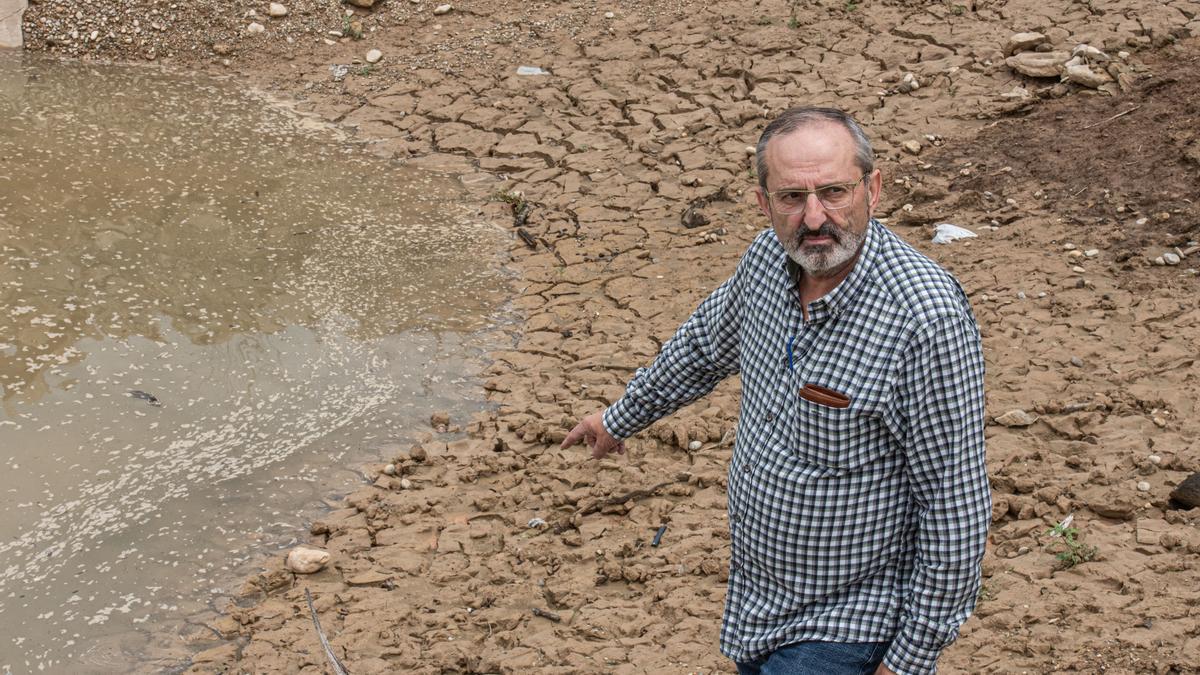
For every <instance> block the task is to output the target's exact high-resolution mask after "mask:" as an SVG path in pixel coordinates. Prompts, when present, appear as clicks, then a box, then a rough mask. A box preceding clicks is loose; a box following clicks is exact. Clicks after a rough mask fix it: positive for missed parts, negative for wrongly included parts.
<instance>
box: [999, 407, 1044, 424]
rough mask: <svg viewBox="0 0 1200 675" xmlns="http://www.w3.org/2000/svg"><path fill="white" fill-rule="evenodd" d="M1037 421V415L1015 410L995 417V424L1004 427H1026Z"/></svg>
mask: <svg viewBox="0 0 1200 675" xmlns="http://www.w3.org/2000/svg"><path fill="white" fill-rule="evenodd" d="M1037 420H1038V418H1037V415H1030V414H1029V413H1027V412H1025V411H1024V410H1021V409H1019V408H1017V409H1015V410H1009V411H1008V412H1006V413H1004V414H1003V415H1001V416H999V417H997V418H996V424H1000V425H1003V426H1006V427H1027V426H1029V425H1031V424H1033V423H1034V422H1036V421H1037Z"/></svg>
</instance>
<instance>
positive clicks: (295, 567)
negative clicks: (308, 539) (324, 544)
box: [285, 546, 329, 574]
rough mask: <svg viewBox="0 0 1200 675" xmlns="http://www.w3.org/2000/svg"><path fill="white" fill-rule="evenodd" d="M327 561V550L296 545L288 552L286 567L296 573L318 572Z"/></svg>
mask: <svg viewBox="0 0 1200 675" xmlns="http://www.w3.org/2000/svg"><path fill="white" fill-rule="evenodd" d="M328 562H329V551H322V550H320V549H316V548H309V547H307V546H297V547H296V548H294V549H292V550H291V551H289V552H288V555H287V562H286V563H285V564H286V565H287V568H288V569H289V570H291V571H293V572H295V573H296V574H312V573H313V572H319V571H320V570H321V568H322V567H325V564H326V563H328Z"/></svg>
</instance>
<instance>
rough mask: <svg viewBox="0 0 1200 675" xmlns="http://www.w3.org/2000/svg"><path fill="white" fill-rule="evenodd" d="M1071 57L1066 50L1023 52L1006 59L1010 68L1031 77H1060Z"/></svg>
mask: <svg viewBox="0 0 1200 675" xmlns="http://www.w3.org/2000/svg"><path fill="white" fill-rule="evenodd" d="M1070 58H1071V55H1070V54H1067V53H1066V52H1023V53H1021V54H1017V55H1015V56H1010V57H1008V58H1007V59H1004V62H1005V63H1007V64H1008V67H1009V68H1012V69H1013V70H1015V71H1017V72H1018V73H1021V74H1022V75H1027V76H1029V77H1058V76H1059V75H1061V74H1062V71H1063V64H1065V63H1066V62H1067V60H1068V59H1070Z"/></svg>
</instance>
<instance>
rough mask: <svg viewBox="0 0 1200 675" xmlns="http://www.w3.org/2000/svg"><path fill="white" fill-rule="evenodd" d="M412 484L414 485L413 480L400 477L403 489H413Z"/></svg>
mask: <svg viewBox="0 0 1200 675" xmlns="http://www.w3.org/2000/svg"><path fill="white" fill-rule="evenodd" d="M412 485H413V484H412V481H411V480H409V479H407V478H401V479H400V489H401V490H411V489H412Z"/></svg>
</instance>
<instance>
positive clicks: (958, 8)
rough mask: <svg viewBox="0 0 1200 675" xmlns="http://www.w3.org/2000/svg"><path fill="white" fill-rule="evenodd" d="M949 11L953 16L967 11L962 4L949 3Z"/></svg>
mask: <svg viewBox="0 0 1200 675" xmlns="http://www.w3.org/2000/svg"><path fill="white" fill-rule="evenodd" d="M950 13H951V14H953V15H954V16H962V15H963V14H966V13H967V8H966V7H964V6H963V5H951V7H950Z"/></svg>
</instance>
